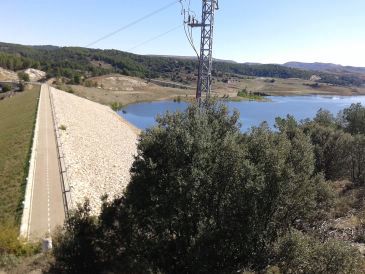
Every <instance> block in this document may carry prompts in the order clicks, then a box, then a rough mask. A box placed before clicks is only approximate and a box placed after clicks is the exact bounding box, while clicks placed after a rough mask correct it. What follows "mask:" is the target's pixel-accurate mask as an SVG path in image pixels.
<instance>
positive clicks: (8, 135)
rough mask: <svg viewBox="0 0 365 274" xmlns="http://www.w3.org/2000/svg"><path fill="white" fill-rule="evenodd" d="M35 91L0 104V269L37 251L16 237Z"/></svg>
mask: <svg viewBox="0 0 365 274" xmlns="http://www.w3.org/2000/svg"><path fill="white" fill-rule="evenodd" d="M38 97H39V87H38V86H35V87H33V88H32V89H31V90H26V91H25V92H23V93H20V94H18V95H16V96H13V97H11V98H9V99H5V100H2V101H0V117H1V119H0V268H7V267H11V266H13V265H14V264H16V263H17V262H18V261H19V258H21V257H24V256H29V255H32V254H34V253H36V252H37V251H38V250H39V246H37V245H32V244H26V243H25V242H24V241H22V240H21V239H18V236H19V226H18V225H19V221H20V217H21V213H22V201H23V199H24V191H25V183H26V177H27V175H28V162H29V157H30V149H31V145H32V135H33V134H32V133H33V128H34V123H35V118H36V109H37V102H38V100H37V99H38Z"/></svg>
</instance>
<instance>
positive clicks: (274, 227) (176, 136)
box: [56, 102, 327, 273]
mask: <svg viewBox="0 0 365 274" xmlns="http://www.w3.org/2000/svg"><path fill="white" fill-rule="evenodd" d="M238 117H239V115H238V113H236V112H234V113H233V114H229V111H228V109H227V107H226V106H225V105H223V104H220V103H216V102H205V103H204V105H203V106H202V107H201V108H200V107H198V106H196V105H192V106H190V107H189V108H188V109H187V110H186V111H185V112H177V113H167V114H165V115H163V116H161V117H158V118H157V122H158V123H157V126H155V127H153V128H150V129H147V130H146V131H144V132H143V133H142V134H141V136H140V142H139V144H138V155H137V156H136V158H135V162H134V163H133V167H132V169H131V172H132V178H131V182H130V184H129V185H128V187H127V189H126V191H125V193H124V195H123V196H122V197H120V198H118V199H115V200H114V201H111V202H109V203H107V202H104V205H103V208H102V212H101V215H100V217H99V218H98V219H97V220H95V221H92V222H91V223H90V221H89V220H90V219H89V218H90V217H89V216H88V215H87V216H86V217H87V218H84V217H82V218H81V219H80V217H77V218H76V221H77V219H80V220H79V221H77V222H76V223H77V224H81V226H75V225H72V226H70V225H68V226H67V227H66V228H67V229H66V232H65V234H66V236H63V239H64V240H61V241H60V243H59V244H60V246H59V247H58V250H63V252H56V259H57V261H58V262H61V265H62V263H63V264H65V265H66V267H65V268H67V267H69V266H68V261H71V262H74V261H77V260H79V259H81V258H84V257H85V256H90V258H92V260H91V262H90V260H88V263H91V265H90V266H85V265H84V266H83V267H87V268H86V270H85V271H89V269H90V267H92V265H95V269H103V270H106V271H112V272H117V273H120V272H122V273H150V272H153V273H232V272H235V271H237V270H239V269H242V268H243V267H249V266H254V268H255V269H263V268H265V267H266V266H267V264H268V263H269V259H270V254H271V249H272V247H273V244H274V243H275V242H276V241H277V239H278V238H279V237H281V236H283V235H286V233H287V232H288V231H290V229H291V228H292V227H295V226H297V224H298V222H300V223H306V222H307V223H309V222H311V221H312V220H313V219H315V218H316V217H317V212H318V211H319V210H322V211H325V210H323V208H324V207H326V205H327V204H326V199H327V197H326V194H324V193H325V191H322V189H321V186H322V185H323V184H324V182H323V180H322V178H321V177H320V176H316V175H315V172H314V155H313V147H312V145H311V144H310V142H309V140H310V139H309V138H308V137H307V136H306V135H305V134H304V133H303V131H302V130H301V129H300V127H298V125H297V123H296V121H295V120H294V119H288V120H281V123H280V125H278V128H279V131H278V132H274V131H272V130H271V129H270V128H269V127H268V126H267V124H263V125H261V126H260V127H258V128H254V129H252V131H251V132H250V133H248V134H242V133H241V132H240V125H239V123H238ZM79 214H80V213H79ZM72 220H73V219H72ZM84 220H86V221H84ZM72 222H74V221H72ZM83 226H86V227H87V228H84V227H83ZM67 235H68V236H67ZM74 235H77V236H78V237H82V238H83V240H81V239H79V238H77V239H76V238H75V236H74ZM80 242H82V243H85V244H84V245H81V244H80ZM65 247H66V248H65ZM84 249H85V250H84ZM89 253H91V254H89ZM65 254H67V255H65ZM68 254H69V255H68ZM65 256H66V257H67V258H68V259H67V260H64V259H63V258H64V257H65ZM59 257H60V258H61V259H59ZM78 270H79V271H82V269H78Z"/></svg>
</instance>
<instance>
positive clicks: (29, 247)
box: [0, 225, 40, 268]
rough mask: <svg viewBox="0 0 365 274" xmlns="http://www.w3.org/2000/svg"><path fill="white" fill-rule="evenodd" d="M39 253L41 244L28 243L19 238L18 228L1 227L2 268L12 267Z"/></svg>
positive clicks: (0, 250) (11, 226)
mask: <svg viewBox="0 0 365 274" xmlns="http://www.w3.org/2000/svg"><path fill="white" fill-rule="evenodd" d="M39 251H40V245H39V244H30V243H26V241H23V240H22V239H20V238H19V230H18V228H17V227H16V226H14V225H0V268H3V267H5V268H6V267H11V266H13V265H14V264H16V263H17V262H18V261H19V258H21V257H25V256H31V255H34V254H36V253H38V252H39Z"/></svg>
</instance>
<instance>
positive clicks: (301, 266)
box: [275, 232, 365, 274]
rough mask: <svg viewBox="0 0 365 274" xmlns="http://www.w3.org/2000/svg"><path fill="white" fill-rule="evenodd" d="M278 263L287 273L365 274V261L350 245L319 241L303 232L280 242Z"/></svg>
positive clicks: (277, 256)
mask: <svg viewBox="0 0 365 274" xmlns="http://www.w3.org/2000/svg"><path fill="white" fill-rule="evenodd" d="M275 256H276V258H275V261H276V262H275V263H276V264H277V265H278V266H279V267H280V270H281V271H282V272H283V273H307V274H317V273H323V274H333V273H337V274H341V273H344V274H345V273H346V274H350V273H354V274H355V273H364V271H365V268H364V266H365V265H364V259H363V258H362V256H361V254H360V253H359V251H358V250H356V249H355V248H353V247H351V246H350V245H349V244H347V243H343V242H340V241H336V240H329V241H327V242H324V243H321V242H320V241H319V240H317V239H315V238H312V237H310V236H306V235H304V234H302V233H300V232H293V233H291V234H288V235H287V236H285V237H284V238H283V239H281V240H280V241H279V242H278V247H277V249H276V254H275Z"/></svg>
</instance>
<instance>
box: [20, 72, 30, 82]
mask: <svg viewBox="0 0 365 274" xmlns="http://www.w3.org/2000/svg"><path fill="white" fill-rule="evenodd" d="M18 77H19V80H21V81H24V82H29V80H30V78H29V74H28V73H25V72H18Z"/></svg>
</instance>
